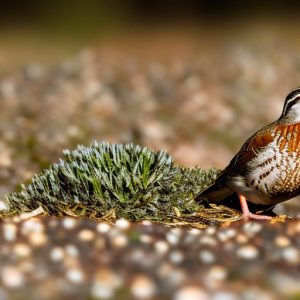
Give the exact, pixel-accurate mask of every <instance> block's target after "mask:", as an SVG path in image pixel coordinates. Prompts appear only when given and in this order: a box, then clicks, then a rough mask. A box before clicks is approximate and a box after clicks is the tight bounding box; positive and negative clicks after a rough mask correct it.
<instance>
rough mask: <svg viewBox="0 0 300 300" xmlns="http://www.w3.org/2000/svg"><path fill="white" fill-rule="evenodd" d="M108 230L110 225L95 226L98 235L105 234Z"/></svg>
mask: <svg viewBox="0 0 300 300" xmlns="http://www.w3.org/2000/svg"><path fill="white" fill-rule="evenodd" d="M109 229H110V225H109V224H106V223H100V224H98V225H97V231H98V232H100V233H107V232H108V231H109Z"/></svg>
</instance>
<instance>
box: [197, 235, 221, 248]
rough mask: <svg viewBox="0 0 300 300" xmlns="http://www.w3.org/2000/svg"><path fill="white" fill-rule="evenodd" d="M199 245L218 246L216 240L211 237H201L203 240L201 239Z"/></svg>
mask: <svg viewBox="0 0 300 300" xmlns="http://www.w3.org/2000/svg"><path fill="white" fill-rule="evenodd" d="M199 243H200V244H201V245H207V246H216V245H217V241H216V239H215V238H213V237H211V236H203V237H201V239H199Z"/></svg>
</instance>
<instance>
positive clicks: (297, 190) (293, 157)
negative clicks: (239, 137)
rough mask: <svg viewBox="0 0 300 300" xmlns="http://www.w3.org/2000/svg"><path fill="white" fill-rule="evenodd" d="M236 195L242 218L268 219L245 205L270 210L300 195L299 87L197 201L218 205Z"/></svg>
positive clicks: (197, 197)
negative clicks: (278, 114)
mask: <svg viewBox="0 0 300 300" xmlns="http://www.w3.org/2000/svg"><path fill="white" fill-rule="evenodd" d="M234 193H237V195H238V198H239V201H240V205H241V209H242V213H243V218H244V219H246V220H247V219H270V218H271V217H270V216H267V215H259V214H255V213H251V212H250V211H249V208H248V203H247V201H248V202H251V203H253V204H257V205H262V206H263V207H272V206H274V205H276V204H278V203H280V202H283V201H286V200H288V199H291V198H293V197H295V196H297V195H299V194H300V88H297V89H295V90H293V91H292V92H291V93H290V94H288V96H287V97H286V99H285V103H284V107H283V111H282V114H281V116H280V117H279V118H278V119H277V120H276V121H275V122H273V123H271V124H269V125H267V126H265V127H263V128H262V129H260V130H259V131H257V132H256V133H254V134H253V135H252V136H251V137H250V138H249V139H248V140H247V141H246V142H245V143H244V145H243V146H242V147H241V149H240V151H239V152H238V153H237V154H236V155H235V156H234V157H233V159H232V160H231V161H230V163H229V165H228V166H227V167H226V168H225V169H224V170H223V171H222V172H221V173H220V174H219V176H218V177H217V179H216V181H215V183H214V184H212V185H211V186H209V187H208V188H206V189H205V190H204V191H202V192H200V194H198V195H197V196H196V201H198V202H200V201H202V200H207V201H208V202H211V203H219V202H221V201H222V200H224V199H225V198H227V197H228V196H230V195H232V194H234Z"/></svg>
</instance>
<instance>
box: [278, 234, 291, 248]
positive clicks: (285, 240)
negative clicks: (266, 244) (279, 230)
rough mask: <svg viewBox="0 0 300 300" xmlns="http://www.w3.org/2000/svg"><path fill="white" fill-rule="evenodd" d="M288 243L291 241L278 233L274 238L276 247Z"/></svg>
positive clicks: (284, 245)
mask: <svg viewBox="0 0 300 300" xmlns="http://www.w3.org/2000/svg"><path fill="white" fill-rule="evenodd" d="M290 244H291V241H290V240H289V239H288V238H287V237H285V236H283V235H279V236H277V237H276V238H275V245H276V246H277V247H280V248H283V247H287V246H289V245H290Z"/></svg>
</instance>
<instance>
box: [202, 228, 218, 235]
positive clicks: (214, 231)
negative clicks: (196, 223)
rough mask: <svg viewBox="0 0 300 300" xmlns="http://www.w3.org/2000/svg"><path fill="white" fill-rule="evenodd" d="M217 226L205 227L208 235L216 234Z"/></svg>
mask: <svg viewBox="0 0 300 300" xmlns="http://www.w3.org/2000/svg"><path fill="white" fill-rule="evenodd" d="M216 231H217V230H216V228H215V227H208V228H206V229H205V233H206V234H208V235H214V234H215V233H216Z"/></svg>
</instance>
